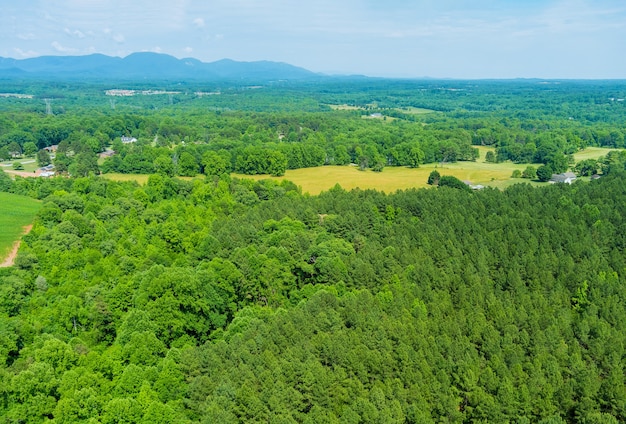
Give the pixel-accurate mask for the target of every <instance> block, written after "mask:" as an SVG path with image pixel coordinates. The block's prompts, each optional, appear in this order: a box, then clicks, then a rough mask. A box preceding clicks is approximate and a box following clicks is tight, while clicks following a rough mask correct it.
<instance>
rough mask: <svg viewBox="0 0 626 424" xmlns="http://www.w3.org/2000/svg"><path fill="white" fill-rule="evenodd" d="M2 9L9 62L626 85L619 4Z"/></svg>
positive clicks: (233, 0)
mask: <svg viewBox="0 0 626 424" xmlns="http://www.w3.org/2000/svg"><path fill="white" fill-rule="evenodd" d="M8 2H9V0H3V3H8ZM10 3H11V4H9V5H6V4H3V5H2V13H0V56H2V57H10V58H15V59H24V58H30V57H36V56H44V55H55V56H57V55H58V56H65V55H86V54H91V53H102V54H106V55H109V56H119V57H125V56H127V55H129V54H131V53H133V52H141V51H151V52H159V53H166V54H169V55H172V56H175V57H178V58H185V57H194V58H197V59H199V60H201V61H203V62H213V61H216V60H220V59H224V58H229V59H233V60H240V61H256V60H270V61H277V62H286V63H290V64H292V65H296V66H301V67H303V68H306V69H309V70H311V71H314V72H323V73H329V74H361V75H368V76H380V77H399V78H420V77H433V78H468V79H479V78H555V79H561V78H573V79H626V1H625V0H308V1H307V0H166V1H163V0H20V1H10Z"/></svg>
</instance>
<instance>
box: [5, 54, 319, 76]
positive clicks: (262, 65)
mask: <svg viewBox="0 0 626 424" xmlns="http://www.w3.org/2000/svg"><path fill="white" fill-rule="evenodd" d="M321 77H322V75H321V74H316V73H314V72H311V71H309V70H306V69H304V68H299V67H297V66H293V65H289V64H287V63H280V62H268V61H258V62H237V61H234V60H230V59H223V60H219V61H217V62H210V63H206V62H201V61H199V60H197V59H193V58H189V59H177V58H175V57H173V56H169V55H166V54H159V53H133V54H131V55H129V56H126V57H124V58H120V57H111V56H105V55H102V54H92V55H88V56H41V57H35V58H31V59H22V60H18V59H10V58H2V57H0V78H46V79H48V78H51V79H90V80H95V79H98V80H100V79H118V80H138V79H142V80H179V79H187V80H206V81H218V80H224V81H246V82H255V81H259V82H260V81H272V80H304V79H317V78H321Z"/></svg>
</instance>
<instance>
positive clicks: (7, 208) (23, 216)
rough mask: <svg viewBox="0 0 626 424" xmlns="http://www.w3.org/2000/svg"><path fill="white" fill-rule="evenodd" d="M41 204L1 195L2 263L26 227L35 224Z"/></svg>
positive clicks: (0, 248)
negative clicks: (34, 220)
mask: <svg viewBox="0 0 626 424" xmlns="http://www.w3.org/2000/svg"><path fill="white" fill-rule="evenodd" d="M40 207H41V202H39V201H37V200H34V199H31V198H30V197H25V196H18V195H16V194H9V193H0V228H2V231H0V262H2V261H1V259H3V258H4V257H5V255H6V254H7V253H8V252H9V251H10V250H11V247H12V246H13V243H15V241H16V240H18V239H19V238H20V237H21V236H22V234H23V233H24V226H26V225H29V224H31V223H32V222H33V218H34V217H35V214H36V213H37V211H38V210H39V208H40Z"/></svg>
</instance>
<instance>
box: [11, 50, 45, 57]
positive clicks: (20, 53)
mask: <svg viewBox="0 0 626 424" xmlns="http://www.w3.org/2000/svg"><path fill="white" fill-rule="evenodd" d="M13 50H14V51H15V53H17V54H18V56H20V58H21V59H28V58H29V57H37V56H40V55H39V53H37V52H36V51H33V50H28V51H24V50H22V49H19V48H17V47H16V48H14V49H13Z"/></svg>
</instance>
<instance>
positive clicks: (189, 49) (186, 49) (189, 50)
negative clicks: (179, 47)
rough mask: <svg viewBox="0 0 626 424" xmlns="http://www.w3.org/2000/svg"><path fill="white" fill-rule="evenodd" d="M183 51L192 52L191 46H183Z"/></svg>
mask: <svg viewBox="0 0 626 424" xmlns="http://www.w3.org/2000/svg"><path fill="white" fill-rule="evenodd" d="M183 51H184V52H185V53H187V54H191V53H193V48H191V47H189V46H187V47H185V48H184V49H183Z"/></svg>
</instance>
